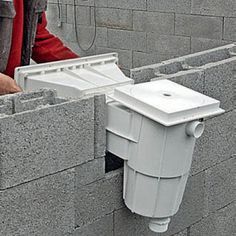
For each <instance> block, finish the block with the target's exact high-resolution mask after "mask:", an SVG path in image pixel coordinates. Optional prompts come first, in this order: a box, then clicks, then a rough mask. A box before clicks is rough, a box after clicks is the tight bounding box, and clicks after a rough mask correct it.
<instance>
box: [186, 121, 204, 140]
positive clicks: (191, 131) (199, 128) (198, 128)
mask: <svg viewBox="0 0 236 236" xmlns="http://www.w3.org/2000/svg"><path fill="white" fill-rule="evenodd" d="M204 128H205V125H204V123H203V122H200V121H192V122H190V123H188V124H187V125H186V133H187V135H189V136H192V137H194V138H200V137H201V136H202V134H203V131H204Z"/></svg>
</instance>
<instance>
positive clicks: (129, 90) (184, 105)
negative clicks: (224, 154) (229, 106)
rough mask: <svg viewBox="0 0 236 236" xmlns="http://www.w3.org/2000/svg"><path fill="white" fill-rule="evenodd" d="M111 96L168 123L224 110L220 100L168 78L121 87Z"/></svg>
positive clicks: (188, 119) (182, 121)
mask: <svg viewBox="0 0 236 236" xmlns="http://www.w3.org/2000/svg"><path fill="white" fill-rule="evenodd" d="M110 97H111V98H112V99H113V100H115V101H118V102H120V103H121V104H123V105H124V106H127V107H128V108H130V109H132V110H134V111H136V112H138V113H140V114H142V115H144V116H146V117H148V118H150V119H152V120H155V121H157V122H159V123H161V124H163V125H165V126H172V125H176V124H180V123H184V122H187V121H192V120H197V119H201V118H204V117H208V116H214V115H218V114H221V113H223V112H224V110H223V109H221V108H220V107H219V105H220V102H219V101H218V100H215V99H213V98H210V97H208V96H205V95H203V94H200V93H198V92H195V91H193V90H191V89H188V88H186V87H184V86H181V85H179V84H176V83H174V82H172V81H168V80H158V81H154V82H149V83H143V84H137V85H127V86H122V87H120V88H116V89H115V90H114V93H113V94H112V95H110Z"/></svg>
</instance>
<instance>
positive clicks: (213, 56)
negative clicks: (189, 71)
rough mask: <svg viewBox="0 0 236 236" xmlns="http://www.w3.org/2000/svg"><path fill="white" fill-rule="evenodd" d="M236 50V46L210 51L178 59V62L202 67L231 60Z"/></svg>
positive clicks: (231, 45) (230, 45)
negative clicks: (235, 49) (231, 52)
mask: <svg viewBox="0 0 236 236" xmlns="http://www.w3.org/2000/svg"><path fill="white" fill-rule="evenodd" d="M234 48H235V45H234V44H229V45H226V46H222V47H218V48H213V49H209V50H206V51H203V52H198V53H194V54H190V55H187V56H184V57H180V58H177V59H176V60H179V61H184V63H185V64H188V65H189V66H192V67H200V66H203V65H205V64H209V63H213V62H218V61H222V60H225V59H228V58H230V51H231V50H233V49H234Z"/></svg>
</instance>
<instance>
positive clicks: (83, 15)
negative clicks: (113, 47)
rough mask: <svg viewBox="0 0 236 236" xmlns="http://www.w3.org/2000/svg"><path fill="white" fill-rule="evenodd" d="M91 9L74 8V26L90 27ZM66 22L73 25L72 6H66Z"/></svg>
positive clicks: (86, 7)
mask: <svg viewBox="0 0 236 236" xmlns="http://www.w3.org/2000/svg"><path fill="white" fill-rule="evenodd" d="M90 11H91V8H90V7H89V6H76V13H77V14H76V16H77V18H76V24H78V25H90V24H91V12H90ZM66 22H67V23H69V24H74V6H73V5H67V19H66Z"/></svg>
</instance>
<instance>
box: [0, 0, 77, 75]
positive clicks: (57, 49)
mask: <svg viewBox="0 0 236 236" xmlns="http://www.w3.org/2000/svg"><path fill="white" fill-rule="evenodd" d="M14 5H15V10H16V16H15V18H14V21H13V31H12V44H11V51H10V56H9V59H8V65H7V68H6V71H5V72H4V74H6V75H8V76H10V77H13V76H14V69H15V68H16V67H18V66H20V65H21V51H22V40H23V28H24V25H23V24H24V23H23V22H24V21H23V17H24V7H23V0H14ZM46 27H47V20H46V15H45V13H44V14H43V16H42V22H41V23H39V24H38V27H37V32H36V38H35V44H34V47H33V54H32V58H33V60H34V61H35V62H37V63H42V62H50V61H59V60H64V59H72V58H77V57H78V56H77V55H76V54H75V53H73V52H72V51H71V50H70V49H69V48H67V47H65V46H64V45H63V43H62V42H61V40H60V39H59V38H57V37H55V36H54V35H52V34H50V33H49V31H48V30H47V29H46Z"/></svg>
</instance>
